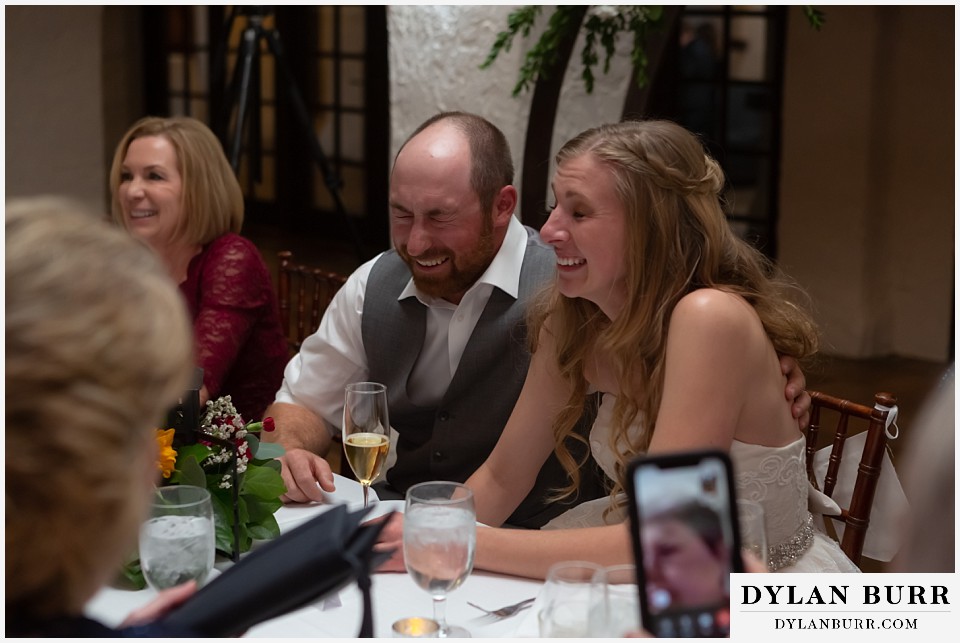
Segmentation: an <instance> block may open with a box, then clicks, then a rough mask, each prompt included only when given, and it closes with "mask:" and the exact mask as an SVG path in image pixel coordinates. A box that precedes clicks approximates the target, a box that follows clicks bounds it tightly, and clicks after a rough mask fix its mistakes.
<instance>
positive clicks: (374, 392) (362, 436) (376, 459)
mask: <svg viewBox="0 0 960 643" xmlns="http://www.w3.org/2000/svg"><path fill="white" fill-rule="evenodd" d="M343 451H344V453H345V454H346V456H347V462H349V463H350V468H351V469H353V474H354V475H355V476H356V477H357V481H359V482H360V484H361V485H362V486H363V506H364V508H366V507H367V504H368V498H367V497H368V495H369V493H370V485H371V484H373V481H374V480H376V479H377V477H378V476H379V475H380V470H381V469H382V468H383V463H384V462H386V461H387V453H388V452H389V451H390V418H389V414H388V412H387V387H386V386H385V385H383V384H378V383H377V382H355V383H353V384H348V385H347V387H346V389H345V391H344V397H343Z"/></svg>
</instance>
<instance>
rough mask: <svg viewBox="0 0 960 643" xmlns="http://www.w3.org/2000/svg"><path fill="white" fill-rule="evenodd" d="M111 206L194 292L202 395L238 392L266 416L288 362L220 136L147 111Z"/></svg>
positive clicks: (122, 156)
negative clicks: (246, 235) (245, 232)
mask: <svg viewBox="0 0 960 643" xmlns="http://www.w3.org/2000/svg"><path fill="white" fill-rule="evenodd" d="M110 191H111V194H112V197H113V202H112V215H113V219H114V221H115V222H117V223H118V224H120V225H122V226H123V227H124V228H126V229H127V231H129V232H130V234H132V235H133V236H135V237H137V238H138V239H140V240H142V241H144V242H145V243H146V244H147V245H148V246H150V248H151V249H152V250H153V251H154V252H155V253H156V254H157V256H158V257H159V258H160V259H161V261H162V262H163V265H164V266H166V269H167V272H168V273H169V274H170V276H171V277H172V278H173V280H174V282H175V283H177V284H179V286H180V292H181V293H182V294H183V296H184V298H185V300H186V302H187V310H188V311H189V313H190V317H191V319H193V330H194V336H195V337H196V352H197V365H198V366H200V367H201V368H202V369H203V387H202V388H201V389H200V403H201V404H204V403H205V402H206V401H207V400H214V399H216V398H218V397H220V396H224V395H230V396H231V398H232V400H233V405H234V406H235V407H236V408H237V410H238V411H239V412H240V415H242V416H243V418H244V420H247V421H250V420H259V419H261V418H262V417H263V412H264V409H266V408H267V405H268V404H269V403H270V402H272V401H273V396H274V393H276V391H277V388H278V387H279V386H280V382H281V381H282V379H283V367H284V365H285V364H286V363H287V341H286V335H285V333H284V330H283V327H282V324H281V323H280V309H279V303H278V301H277V297H276V294H275V292H274V289H273V283H272V282H271V279H270V272H269V270H268V269H267V266H266V264H265V263H264V261H263V257H261V256H260V252H259V251H258V250H257V247H256V246H255V245H253V243H252V242H251V241H249V240H248V239H245V238H244V237H242V236H240V234H239V233H240V228H241V226H242V225H243V194H242V192H241V191H240V184H239V183H238V182H237V179H236V177H235V176H234V175H233V170H232V169H231V168H230V164H229V163H228V162H227V158H226V156H225V155H224V153H223V147H222V146H221V145H220V141H219V140H217V137H216V136H214V134H213V132H211V131H210V129H209V128H208V127H207V126H206V125H204V124H203V123H201V122H200V121H198V120H196V119H193V118H186V117H173V118H155V117H147V118H143V119H141V120H139V121H137V122H136V123H134V124H133V126H132V127H131V128H130V129H129V130H128V131H127V133H126V134H124V136H123V138H122V139H121V140H120V143H119V145H117V149H116V152H115V154H114V157H113V165H112V167H111V169H110Z"/></svg>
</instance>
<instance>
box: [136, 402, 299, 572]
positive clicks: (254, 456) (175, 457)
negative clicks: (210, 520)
mask: <svg viewBox="0 0 960 643" xmlns="http://www.w3.org/2000/svg"><path fill="white" fill-rule="evenodd" d="M273 430H274V423H273V418H269V417H268V418H265V419H264V420H263V421H262V422H250V423H245V422H244V421H243V418H242V417H241V416H240V414H239V413H238V412H237V409H236V408H235V407H234V406H233V402H232V400H231V399H230V396H229V395H227V396H224V397H221V398H218V399H217V400H211V401H208V402H207V405H206V412H205V413H204V414H203V417H202V418H201V420H200V434H198V435H197V442H196V443H195V444H183V445H175V444H174V434H175V431H174V429H157V434H156V438H157V447H158V451H159V457H158V459H157V467H158V469H159V470H160V474H161V476H162V478H161V480H162V481H161V484H164V485H167V484H185V485H194V486H197V487H204V488H206V489H207V490H209V491H210V496H211V501H212V503H213V514H214V522H215V523H216V524H215V531H216V547H217V550H218V551H220V552H222V553H223V554H225V555H227V556H233V555H234V553H235V551H234V550H235V545H234V539H235V537H234V531H235V524H234V516H235V515H236V516H239V522H238V523H237V524H236V532H237V538H236V540H237V541H238V543H237V544H238V545H239V550H238V552H237V553H239V552H245V551H248V550H249V549H250V546H251V545H252V544H253V541H254V540H269V539H271V538H276V537H277V536H278V535H280V528H279V526H278V525H277V520H276V518H275V517H274V513H275V512H276V511H277V509H279V508H280V507H281V505H282V504H283V503H282V502H281V500H280V496H281V495H283V494H284V493H286V491H287V488H286V486H285V485H284V484H283V479H282V478H281V476H280V461H279V460H277V458H278V457H279V456H281V455H283V453H284V450H283V447H281V446H280V445H279V444H275V443H272V442H261V441H260V439H259V437H258V435H259V434H260V432H261V431H265V432H268V433H269V432H271V431H273ZM202 434H207V435H209V436H211V438H212V439H204V437H203V435H202ZM225 445H233V446H234V447H235V449H234V448H231V447H230V446H225ZM234 453H236V458H237V461H236V469H234V466H233V463H232V462H231V460H232V458H233V455H234ZM234 471H235V472H236V474H235V475H234ZM234 487H236V489H234ZM234 498H236V501H237V507H236V511H234ZM123 575H124V577H125V578H126V579H127V580H128V581H130V582H131V583H132V584H133V585H134V586H135V587H138V588H142V587H144V586H145V581H144V579H143V574H142V572H141V570H140V563H139V560H131V561H129V562H128V563H127V564H126V565H125V566H124V569H123Z"/></svg>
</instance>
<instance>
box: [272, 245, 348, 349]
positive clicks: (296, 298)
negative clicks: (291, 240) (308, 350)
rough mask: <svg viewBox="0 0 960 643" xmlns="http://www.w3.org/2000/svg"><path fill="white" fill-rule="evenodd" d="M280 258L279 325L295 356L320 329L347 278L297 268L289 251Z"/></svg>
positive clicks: (278, 287)
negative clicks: (323, 318)
mask: <svg viewBox="0 0 960 643" xmlns="http://www.w3.org/2000/svg"><path fill="white" fill-rule="evenodd" d="M277 257H278V258H279V260H280V264H279V270H278V275H277V297H278V298H279V304H280V321H281V323H282V324H283V328H284V331H285V332H286V333H287V345H288V347H289V349H290V354H291V355H293V354H295V353H297V352H298V351H299V350H300V345H301V344H302V343H303V340H304V339H306V338H307V337H308V336H309V335H310V334H312V333H313V332H315V331H316V330H317V328H318V327H319V326H320V319H321V318H322V317H323V313H324V311H326V309H327V306H329V305H330V302H331V300H333V296H334V295H335V294H336V293H337V291H338V290H339V289H340V287H341V286H342V285H343V284H344V283H345V282H346V281H347V278H346V277H344V276H343V275H341V274H339V273H336V272H332V271H328V270H323V269H322V268H315V267H312V266H307V265H304V264H298V263H296V262H294V260H293V253H292V252H290V251H289V250H281V251H280V252H278V253H277Z"/></svg>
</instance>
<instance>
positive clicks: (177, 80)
mask: <svg viewBox="0 0 960 643" xmlns="http://www.w3.org/2000/svg"><path fill="white" fill-rule="evenodd" d="M183 73H184V56H183V54H181V53H179V52H171V54H170V55H169V56H167V87H168V88H169V90H170V91H171V92H173V93H182V92H183V91H184V89H185V86H184V84H183Z"/></svg>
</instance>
